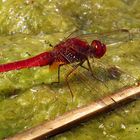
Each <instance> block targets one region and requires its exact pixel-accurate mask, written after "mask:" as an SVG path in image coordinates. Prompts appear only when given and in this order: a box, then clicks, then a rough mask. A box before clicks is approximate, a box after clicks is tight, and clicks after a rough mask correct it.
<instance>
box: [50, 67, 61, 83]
mask: <svg viewBox="0 0 140 140" xmlns="http://www.w3.org/2000/svg"><path fill="white" fill-rule="evenodd" d="M61 66H62V65H59V66H58V69H57V81H56V82H52V84H59V83H60V67H61Z"/></svg>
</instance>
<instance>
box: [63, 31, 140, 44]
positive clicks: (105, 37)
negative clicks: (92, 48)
mask: <svg viewBox="0 0 140 140" xmlns="http://www.w3.org/2000/svg"><path fill="white" fill-rule="evenodd" d="M74 37H77V38H80V39H83V40H87V41H88V42H89V43H90V42H91V41H92V40H95V39H97V40H100V41H101V42H103V43H105V44H107V45H115V44H120V43H123V42H126V41H129V40H134V39H139V37H140V29H135V30H134V29H133V30H130V31H129V30H127V29H118V30H114V31H111V32H104V33H89V32H86V31H84V30H74V31H72V32H71V33H69V35H68V36H67V37H66V38H65V39H68V38H74Z"/></svg>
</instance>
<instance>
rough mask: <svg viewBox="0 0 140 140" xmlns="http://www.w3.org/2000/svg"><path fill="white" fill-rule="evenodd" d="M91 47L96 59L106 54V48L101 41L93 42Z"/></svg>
mask: <svg viewBox="0 0 140 140" xmlns="http://www.w3.org/2000/svg"><path fill="white" fill-rule="evenodd" d="M91 46H92V47H93V49H94V57H96V58H100V57H102V56H103V55H104V54H105V52H106V46H105V45H104V44H102V43H101V42H100V41H99V40H93V41H92V43H91Z"/></svg>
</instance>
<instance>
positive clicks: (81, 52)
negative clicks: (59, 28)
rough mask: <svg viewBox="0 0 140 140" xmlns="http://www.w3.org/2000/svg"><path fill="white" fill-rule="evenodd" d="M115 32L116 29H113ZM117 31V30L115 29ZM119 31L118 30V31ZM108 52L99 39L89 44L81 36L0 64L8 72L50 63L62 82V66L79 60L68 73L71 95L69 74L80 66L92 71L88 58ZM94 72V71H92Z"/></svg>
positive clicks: (0, 70) (3, 70)
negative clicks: (84, 64) (49, 49)
mask: <svg viewBox="0 0 140 140" xmlns="http://www.w3.org/2000/svg"><path fill="white" fill-rule="evenodd" d="M119 31H121V32H126V30H125V29H124V30H119ZM113 32H114V31H113ZM115 32H116V31H115ZM117 32H118V31H117ZM105 52H106V45H105V44H104V43H102V42H101V41H99V40H93V41H92V42H91V44H89V43H88V42H87V41H86V40H82V39H80V37H79V36H77V37H72V38H68V39H66V40H65V41H62V42H60V43H59V44H57V45H55V46H54V48H53V49H52V50H51V51H46V52H43V53H41V54H39V55H36V56H34V57H32V58H28V59H25V60H20V61H16V62H11V63H7V64H1V65H0V72H7V71H11V70H19V69H23V68H31V67H42V66H46V65H49V66H51V67H54V66H55V68H58V81H57V82H55V83H59V82H60V67H61V66H62V65H66V64H71V63H74V62H78V63H77V64H76V65H75V66H74V67H73V69H72V70H71V71H70V72H69V73H68V74H67V76H66V82H67V85H68V87H69V89H70V92H71V95H72V97H73V94H72V90H71V88H70V85H69V83H68V77H69V75H70V74H71V73H72V72H73V71H75V70H76V69H77V68H78V67H79V66H81V67H83V68H85V69H87V70H89V71H90V72H91V73H92V68H91V66H90V62H89V60H88V58H89V57H90V58H93V57H95V58H101V57H102V56H103V55H104V54H105ZM85 61H87V64H88V68H86V67H85V66H83V63H84V62H85ZM92 74H93V73H92Z"/></svg>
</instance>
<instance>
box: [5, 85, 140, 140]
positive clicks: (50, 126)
mask: <svg viewBox="0 0 140 140" xmlns="http://www.w3.org/2000/svg"><path fill="white" fill-rule="evenodd" d="M139 96H140V85H137V86H133V87H129V88H127V89H125V90H123V91H120V92H117V93H116V94H113V95H110V96H107V97H105V98H103V99H100V100H98V101H96V102H93V103H91V104H89V105H86V106H83V107H80V108H77V109H75V110H72V111H70V112H67V113H65V114H64V115H62V116H59V117H57V118H56V119H54V120H51V121H47V122H44V123H43V124H41V125H38V126H36V127H34V128H31V129H29V130H27V131H25V132H23V133H19V134H16V135H15V136H13V137H9V138H7V139H6V140H35V139H37V140H38V139H42V138H44V137H46V138H48V137H50V136H53V135H56V134H58V133H60V132H62V131H64V130H66V129H68V128H70V127H72V126H73V125H76V124H77V123H79V122H82V121H84V120H85V119H89V118H90V117H93V116H94V115H97V114H98V113H101V112H103V111H105V110H108V109H111V108H112V107H115V106H116V105H120V104H121V103H124V102H126V101H127V102H128V101H132V100H135V99H136V98H137V97H139Z"/></svg>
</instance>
